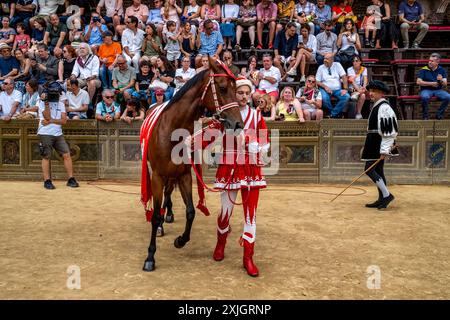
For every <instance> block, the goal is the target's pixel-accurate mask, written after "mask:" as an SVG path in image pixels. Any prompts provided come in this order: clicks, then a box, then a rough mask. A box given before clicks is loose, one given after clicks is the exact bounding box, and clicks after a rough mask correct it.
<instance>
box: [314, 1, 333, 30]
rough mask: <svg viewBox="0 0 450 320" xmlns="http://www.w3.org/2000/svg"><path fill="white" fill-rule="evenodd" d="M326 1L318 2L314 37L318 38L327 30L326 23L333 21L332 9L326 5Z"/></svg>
mask: <svg viewBox="0 0 450 320" xmlns="http://www.w3.org/2000/svg"><path fill="white" fill-rule="evenodd" d="M325 2H326V1H325V0H317V6H316V11H315V16H316V19H315V20H314V35H315V36H317V35H318V34H319V33H320V31H321V30H325V21H329V20H330V21H331V19H332V14H331V7H330V6H329V5H327V4H325Z"/></svg>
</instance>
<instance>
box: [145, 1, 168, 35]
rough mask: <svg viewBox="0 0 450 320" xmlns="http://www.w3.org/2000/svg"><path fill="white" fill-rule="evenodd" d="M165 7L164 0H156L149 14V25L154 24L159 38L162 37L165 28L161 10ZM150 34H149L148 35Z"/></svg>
mask: <svg viewBox="0 0 450 320" xmlns="http://www.w3.org/2000/svg"><path fill="white" fill-rule="evenodd" d="M162 5H163V0H154V1H153V9H150V10H149V12H148V19H147V25H149V24H153V25H154V26H155V27H156V30H157V33H156V32H155V35H156V34H157V35H158V36H159V37H161V36H162V31H163V28H164V24H165V23H164V20H163V18H162V15H161V8H162ZM147 34H148V33H147Z"/></svg>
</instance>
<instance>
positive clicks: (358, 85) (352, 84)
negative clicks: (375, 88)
mask: <svg viewBox="0 0 450 320" xmlns="http://www.w3.org/2000/svg"><path fill="white" fill-rule="evenodd" d="M347 76H348V83H349V90H350V93H351V96H350V98H351V99H352V100H353V101H356V116H355V119H362V118H363V117H362V115H361V110H362V108H363V106H364V103H365V102H366V87H367V85H368V84H369V78H368V77H367V68H366V67H364V66H362V60H361V57H360V56H355V57H354V58H353V67H350V68H348V70H347Z"/></svg>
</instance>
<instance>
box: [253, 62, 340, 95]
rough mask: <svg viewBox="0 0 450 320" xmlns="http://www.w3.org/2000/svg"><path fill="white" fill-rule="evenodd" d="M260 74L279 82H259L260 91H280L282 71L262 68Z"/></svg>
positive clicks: (272, 67)
mask: <svg viewBox="0 0 450 320" xmlns="http://www.w3.org/2000/svg"><path fill="white" fill-rule="evenodd" d="M259 72H260V73H261V74H262V75H263V77H272V78H275V79H276V80H277V82H275V83H274V84H271V83H270V82H269V81H267V80H261V81H260V82H259V86H258V89H259V90H265V91H266V92H267V93H269V92H272V91H278V84H279V82H280V81H281V73H280V69H278V68H277V67H274V66H271V67H270V69H269V70H266V69H264V68H261V69H259ZM344 73H345V72H344Z"/></svg>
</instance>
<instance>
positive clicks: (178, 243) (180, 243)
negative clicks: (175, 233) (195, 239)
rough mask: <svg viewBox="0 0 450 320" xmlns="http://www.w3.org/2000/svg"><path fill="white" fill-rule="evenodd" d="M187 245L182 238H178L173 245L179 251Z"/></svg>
mask: <svg viewBox="0 0 450 320" xmlns="http://www.w3.org/2000/svg"><path fill="white" fill-rule="evenodd" d="M185 244H186V242H184V241H183V238H182V237H181V236H180V237H178V238H176V239H175V241H174V242H173V245H174V246H175V248H178V249H181V248H183V247H184V245H185Z"/></svg>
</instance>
